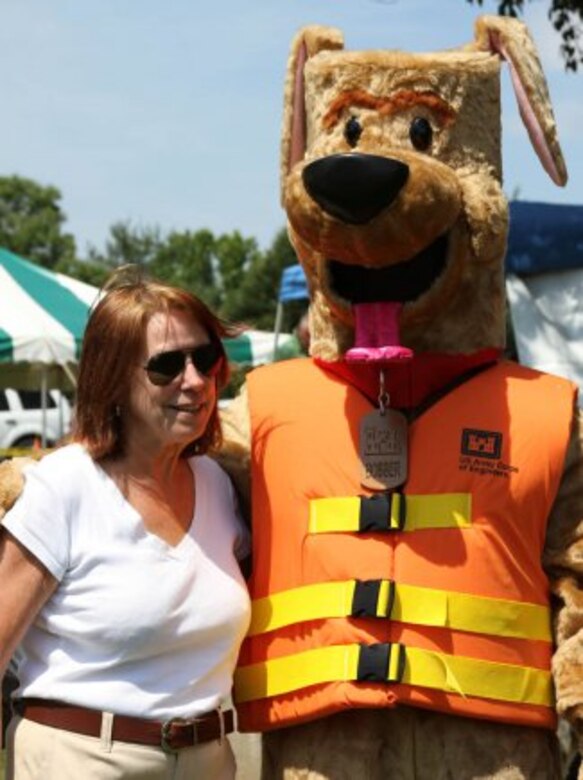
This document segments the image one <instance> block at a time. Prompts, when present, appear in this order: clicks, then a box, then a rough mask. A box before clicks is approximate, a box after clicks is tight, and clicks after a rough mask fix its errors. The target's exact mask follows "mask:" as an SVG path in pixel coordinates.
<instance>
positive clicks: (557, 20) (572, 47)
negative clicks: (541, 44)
mask: <svg viewBox="0 0 583 780" xmlns="http://www.w3.org/2000/svg"><path fill="white" fill-rule="evenodd" d="M467 2H468V3H474V2H475V3H477V4H478V5H480V6H481V5H483V0H467ZM495 2H496V5H497V12H498V13H499V14H500V15H501V16H518V15H519V14H520V13H522V12H523V10H524V4H525V0H495ZM548 17H549V21H550V23H551V24H552V25H553V27H554V28H555V30H556V31H557V32H558V33H559V35H560V37H561V41H562V42H561V44H560V52H561V55H562V57H563V59H564V61H565V69H566V70H572V71H576V70H577V69H578V67H579V66H582V65H583V0H550V2H549V10H548Z"/></svg>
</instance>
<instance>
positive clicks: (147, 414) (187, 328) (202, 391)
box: [122, 310, 217, 451]
mask: <svg viewBox="0 0 583 780" xmlns="http://www.w3.org/2000/svg"><path fill="white" fill-rule="evenodd" d="M209 343H210V338H209V336H208V334H207V332H206V330H205V329H204V328H203V327H202V326H201V325H200V324H199V323H198V322H197V321H196V320H195V319H194V318H193V317H192V315H191V314H190V313H189V312H185V311H180V310H175V311H171V312H169V313H168V314H165V313H158V314H155V315H154V316H153V317H152V318H151V320H150V321H149V323H148V326H147V329H146V339H145V348H144V352H143V355H142V359H141V361H140V363H139V364H138V365H137V366H136V368H135V370H134V373H133V376H132V378H131V387H130V397H129V400H128V404H127V408H124V409H123V410H122V419H123V422H124V427H125V433H126V441H127V444H128V445H129V446H130V448H131V446H132V445H135V444H138V445H139V446H140V447H144V448H147V450H148V451H152V450H153V451H156V450H159V451H162V450H164V449H167V448H178V449H180V450H181V449H182V448H183V447H184V446H186V445H187V444H189V443H190V442H192V441H195V440H196V439H198V438H200V436H202V434H203V433H204V432H205V430H206V427H207V425H208V422H209V419H210V417H211V414H212V412H213V410H214V408H215V405H216V402H217V389H216V378H215V377H214V376H207V375H205V374H204V373H200V372H199V371H198V370H197V369H196V368H195V366H194V365H193V363H192V360H191V359H190V357H188V358H187V359H186V360H185V362H184V369H183V370H182V371H180V372H179V373H178V374H177V376H176V377H175V378H174V379H172V380H171V381H169V382H168V384H165V385H161V384H157V383H156V384H155V383H154V382H153V381H151V380H150V378H149V376H148V372H147V371H145V369H144V366H146V364H147V363H148V361H149V360H150V359H151V358H152V357H154V356H156V355H160V353H163V352H169V351H174V350H192V349H194V348H195V347H199V346H201V345H204V344H209Z"/></svg>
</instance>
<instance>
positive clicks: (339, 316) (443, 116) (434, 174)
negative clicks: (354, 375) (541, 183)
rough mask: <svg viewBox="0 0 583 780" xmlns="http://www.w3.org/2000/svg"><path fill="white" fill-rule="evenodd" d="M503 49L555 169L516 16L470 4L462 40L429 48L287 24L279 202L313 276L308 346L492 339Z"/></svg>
mask: <svg viewBox="0 0 583 780" xmlns="http://www.w3.org/2000/svg"><path fill="white" fill-rule="evenodd" d="M502 59H504V60H506V61H507V62H508V63H509V65H510V68H511V73H512V77H513V83H514V86H515V90H516V93H517V98H518V103H519V108H520V112H521V115H522V118H523V121H524V123H525V125H526V127H527V130H528V132H529V135H530V138H531V141H532V143H533V146H534V148H535V150H536V152H537V154H538V156H539V158H540V159H541V162H542V164H543V165H544V167H545V169H546V170H547V172H548V173H549V175H550V176H551V177H552V178H553V180H554V181H555V182H556V183H557V184H560V185H562V184H564V183H565V182H566V170H565V165H564V162H563V158H562V155H561V150H560V147H559V143H558V140H557V135H556V128H555V122H554V118H553V114H552V109H551V105H550V100H549V96H548V91H547V87H546V83H545V80H544V76H543V73H542V70H541V66H540V63H539V60H538V57H537V54H536V50H535V47H534V44H533V42H532V40H531V38H530V36H529V33H528V31H527V29H526V27H525V26H524V25H523V24H522V23H521V22H518V21H517V20H515V19H509V18H503V17H487V16H486V17H480V18H479V19H478V20H477V23H476V35H475V40H474V42H473V43H472V44H469V45H467V46H465V47H462V48H460V49H454V50H449V51H445V52H440V53H436V54H408V53H403V52H399V51H370V52H368V51H367V52H350V51H345V50H344V49H343V39H342V35H341V33H340V32H339V31H338V30H335V29H331V28H323V27H310V28H305V29H304V30H302V31H300V33H299V34H298V36H297V37H296V39H295V41H294V43H293V45H292V52H291V56H290V59H289V63H288V74H287V81H286V90H285V109H284V128H283V139H282V202H283V206H284V208H285V210H286V212H287V215H288V220H289V232H290V238H291V240H292V243H293V244H294V247H295V249H296V252H297V254H298V257H299V259H300V262H301V263H302V265H303V266H304V269H305V271H306V275H307V277H308V282H309V285H310V289H311V294H312V300H311V306H310V318H311V321H310V331H311V353H312V354H313V355H314V356H316V357H319V358H322V359H324V360H337V359H340V358H343V357H347V358H348V359H350V358H352V359H381V360H387V359H389V360H391V359H399V358H401V357H406V356H407V355H408V354H410V350H413V351H416V352H442V353H443V352H445V353H469V352H473V351H476V350H478V349H481V348H484V347H500V346H503V343H504V333H505V296H504V279H503V258H504V253H505V248H506V237H507V227H508V209H507V202H506V199H505V197H504V195H503V193H502V188H501V180H502V174H501V153H500V64H501V60H502Z"/></svg>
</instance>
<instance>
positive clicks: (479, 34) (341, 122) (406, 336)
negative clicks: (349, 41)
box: [223, 17, 583, 780]
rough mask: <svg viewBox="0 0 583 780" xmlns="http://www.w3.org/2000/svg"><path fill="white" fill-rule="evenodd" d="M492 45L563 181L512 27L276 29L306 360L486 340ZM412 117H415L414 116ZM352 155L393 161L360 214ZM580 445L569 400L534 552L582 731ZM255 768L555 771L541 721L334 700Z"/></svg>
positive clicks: (497, 270)
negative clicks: (285, 64) (360, 36)
mask: <svg viewBox="0 0 583 780" xmlns="http://www.w3.org/2000/svg"><path fill="white" fill-rule="evenodd" d="M501 58H503V59H505V60H506V61H507V62H508V64H509V65H510V67H511V70H512V74H513V80H514V84H515V89H516V92H517V96H518V101H519V105H520V110H521V115H522V116H523V120H524V121H525V124H526V126H527V128H528V132H529V135H530V137H531V141H532V143H533V146H534V147H535V149H536V151H537V154H538V156H539V158H540V160H541V162H542V164H543V165H544V167H545V169H546V170H547V172H548V173H549V175H550V176H551V178H553V180H554V181H555V182H556V183H557V184H564V183H565V181H566V170H565V166H564V163H563V160H562V156H561V151H560V147H559V145H558V141H557V136H556V129H555V125H554V119H553V115H552V110H551V107H550V101H549V98H548V94H547V89H546V84H545V81H544V77H543V74H542V72H541V68H540V64H539V61H538V58H537V55H536V52H535V49H534V46H533V43H532V40H531V38H530V36H529V34H528V31H527V29H526V28H525V26H524V25H523V24H521V23H520V22H518V21H516V20H510V19H503V18H499V17H481V18H479V19H478V21H477V25H476V37H475V41H474V43H472V44H470V45H468V46H465V47H463V48H462V49H457V50H452V51H448V52H444V53H438V54H424V55H413V54H407V53H402V52H392V51H376V52H347V51H344V50H343V42H342V36H341V34H340V33H339V32H338V31H337V30H334V29H328V28H320V27H312V28H307V29H305V30H303V31H301V32H300V34H299V35H298V37H297V38H296V40H295V41H294V44H293V47H292V53H291V57H290V60H289V68H288V77H287V83H286V94H285V114H284V129H283V144H282V199H283V203H284V207H285V209H286V211H287V215H288V218H289V229H290V236H291V239H292V242H293V244H294V246H295V248H296V250H297V253H298V256H299V258H300V261H301V263H302V264H303V266H304V269H305V271H306V274H307V277H308V281H309V284H310V289H311V293H312V300H311V307H310V317H311V320H310V324H311V355H312V356H313V357H314V358H316V359H319V360H322V361H327V362H334V361H343V360H344V359H345V358H346V356H347V353H349V352H350V351H351V350H353V348H354V347H355V346H356V347H358V348H363V347H364V348H365V353H366V347H373V349H372V351H369V357H370V359H371V360H373V361H374V359H375V357H376V358H377V359H378V358H379V356H380V358H381V359H382V355H383V354H385V355H388V354H390V353H391V349H392V348H393V347H395V346H396V347H397V350H398V349H399V348H400V345H402V346H403V347H406V348H410V349H411V350H412V351H413V353H414V355H416V356H423V355H427V354H428V353H433V354H441V355H454V354H462V355H470V354H473V353H476V352H478V351H479V350H482V349H484V348H492V347H497V348H501V347H503V344H504V337H505V291H504V277H503V257H504V252H505V246H506V237H507V227H508V218H507V203H506V200H505V198H504V196H503V193H502V189H501V162H500V105H499V71H500V59H501ZM419 118H421V119H422V120H426V121H422V122H421V123H420V124H419V122H418V120H419ZM415 123H416V124H415ZM414 124H415V127H414ZM428 125H429V126H430V129H428ZM355 153H357V154H355ZM353 155H354V156H356V157H358V158H359V160H356V162H354V156H353ZM361 155H364V156H368V155H370V156H376V157H384V158H389V159H391V160H396V161H398V162H399V163H402V164H403V165H404V166H405V167H406V169H407V175H406V177H404V181H401V182H400V183H399V184H398V185H395V188H394V192H393V193H392V194H391V195H390V196H388V197H387V196H386V193H385V192H382V193H380V194H379V193H378V192H375V193H374V194H373V195H372V196H371V200H372V201H374V204H373V206H372V208H371V210H370V211H367V207H366V202H367V198H368V197H369V193H366V192H364V191H363V190H360V189H359V187H360V184H357V183H355V181H354V180H352V178H351V177H353V176H354V177H357V178H358V177H359V176H360V174H361V170H360V167H359V166H360V164H361V163H360V160H361V159H362V158H361V157H360V156H361ZM340 156H343V157H344V158H346V157H348V158H351V159H349V162H348V166H350V165H353V163H354V165H353V167H352V168H349V167H348V166H344V167H345V170H344V171H340V173H338V169H339V167H340V168H341V167H342V165H344V162H343V160H340V162H341V165H340V166H338V165H337V160H338V158H339V157H340ZM322 160H323V161H325V162H324V164H325V165H328V162H327V161H330V160H332V161H333V163H332V164H330V167H329V168H326V169H325V170H324V171H323V172H322V171H317V173H318V176H316V178H315V179H314V178H312V177H311V172H310V171H307V170H306V169H307V168H308V166H310V165H311V164H313V163H314V162H317V161H322ZM366 165H367V161H366V160H364V166H366ZM315 168H316V166H313V167H312V171H313V170H314V169H315ZM320 168H323V166H320ZM320 174H321V175H320ZM365 177H366V175H365ZM373 188H374V185H373ZM383 199H384V200H383ZM363 202H365V206H363ZM444 237H445V240H444ZM444 244H445V248H444ZM440 253H441V254H440ZM330 258H334V260H335V261H337V262H336V264H334V265H335V266H336V267H335V268H333V267H332V266H333V264H332V263H330V262H329V260H330ZM338 265H340V266H341V267H342V268H341V273H343V278H344V282H342V283H341V282H339V280H338V277H337V276H336V274H337V272H338ZM428 267H429V270H428ZM347 268H348V269H349V271H350V274H352V275H350V274H349V273H347V272H346V269H347ZM363 268H364V269H367V272H368V270H369V269H373V270H377V271H379V270H380V271H381V273H380V274H378V275H377V276H376V277H373V278H374V279H375V280H376V281H375V282H374V284H378V286H379V290H381V292H380V293H379V298H380V299H381V301H387V300H388V301H390V300H391V293H392V292H393V294H394V290H392V288H393V287H395V288H399V285H403V286H404V287H405V288H406V290H407V292H406V293H400V294H399V295H400V297H398V298H397V297H396V298H394V299H393V300H398V301H399V306H398V307H397V308H396V311H397V315H396V322H395V323H393V326H392V331H391V333H392V335H393V337H394V343H392V346H390V347H389V350H388V352H383V350H384V348H385V347H386V346H387V342H386V338H385V337H386V333H384V334H383V335H382V336H381V335H379V336H378V338H376V339H375V337H374V334H373V341H374V343H372V344H367V343H366V339H367V338H368V339H369V340H370V338H371V326H370V323H368V324H367V323H366V322H363V321H359V319H358V317H359V314H357V311H356V309H357V307H355V306H354V307H353V306H352V302H351V290H350V284H351V283H352V284H354V285H359V284H361V283H363V282H362V278H361V277H359V273H360V270H362V269H363ZM342 269H343V270H342ZM385 269H389V272H388V273H387V274H386V276H384V277H383V271H384V270H385ZM353 271H356V272H355V273H352V272H353ZM345 272H346V273H345ZM346 279H348V281H346ZM403 279H405V280H406V281H405V282H404V283H403ZM364 284H365V283H364ZM386 310H387V311H389V309H388V308H387V309H386ZM381 311H382V312H384V311H385V309H383V308H381ZM383 327H384V326H383ZM383 338H384V339H385V340H384V341H383ZM379 350H380V351H379ZM353 354H354V353H353ZM359 354H360V357H361V358H362V356H363V353H362V352H361V353H359ZM359 354H357V357H358V356H359ZM414 362H415V357H413V364H414ZM353 365H357V364H353ZM369 365H370V364H369ZM387 365H388V368H387V371H388V373H389V376H390V372H391V368H390V364H387ZM259 370H260V371H261V370H270V369H259ZM354 370H355V371H358V368H355V369H354ZM363 370H364V369H363ZM247 403H248V402H247V399H246V396H245V393H243V394H242V395H241V396H240V398H239V399H238V400H237V402H236V403H234V404H233V406H232V407H231V409H230V410H229V411H228V413H227V414H226V415H225V433H226V446H225V451H224V453H223V456H224V461H225V464H226V465H227V466H228V467H229V468H230V470H231V472H232V473H233V474H234V475H237V472H238V478H239V484H240V487H241V489H242V491H243V492H245V490H246V487H247V486H246V481H247V480H248V474H249V468H248V464H249V452H250V426H249V414H248V408H247ZM338 424H339V425H342V424H343V423H342V421H341V420H340V421H339V422H338ZM581 440H582V436H581V425H580V417H579V414H578V412H577V411H576V410H574V412H573V419H572V434H571V440H570V444H569V446H568V452H567V456H566V460H565V463H564V472H563V477H562V481H561V485H560V489H559V492H558V494H557V496H556V500H555V503H554V506H553V510H552V513H551V516H550V518H549V523H548V534H547V541H546V553H545V560H544V564H545V566H546V570H547V572H548V575H549V580H550V583H551V588H552V591H553V594H554V596H555V599H554V607H555V616H556V620H555V636H556V645H557V646H556V651H555V654H554V659H553V672H554V679H555V685H556V699H557V709H558V712H559V713H560V714H562V715H566V716H567V717H568V718H570V719H571V720H572V721H573V722H574V723H575V728H576V729H580V730H583V674H582V673H581V669H580V658H581V657H583V651H582V650H581V647H582V637H583V632H581V631H580V629H581V628H582V627H583V609H582V606H581V605H582V603H583V602H582V598H581V594H580V590H579V577H580V575H581V573H583V546H582V541H581V536H582V534H583V522H582V521H583V458H582V454H581ZM264 553H265V550H263V554H264ZM579 724H581V725H579ZM263 775H264V778H287V779H288V780H289V779H291V778H310V779H311V780H316V778H330V779H331V780H339V778H351V779H352V778H394V779H395V780H396V779H397V778H398V779H399V780H413V779H414V778H415V779H416V780H441V779H442V778H443V780H446V778H455V780H470V779H476V780H477V778H480V780H486V778H497V779H498V780H502V778H504V779H506V780H515V779H516V780H518V778H529V779H530V780H532V779H534V778H540V780H543V779H544V780H551V779H552V778H559V777H560V769H559V759H558V749H557V744H556V740H555V736H554V734H552V733H551V732H549V731H547V730H544V729H537V728H526V727H523V726H511V725H507V724H499V723H494V722H489V721H478V720H474V719H472V718H466V717H456V716H451V715H445V714H439V713H434V712H427V711H423V710H418V709H415V708H412V707H398V708H396V709H382V710H348V711H343V712H341V713H339V714H335V715H331V716H328V717H324V718H320V719H318V720H314V721H311V722H308V723H304V724H302V725H298V726H293V727H287V728H279V729H276V730H274V731H270V732H268V733H266V734H265V735H264V765H263ZM582 777H583V775H582Z"/></svg>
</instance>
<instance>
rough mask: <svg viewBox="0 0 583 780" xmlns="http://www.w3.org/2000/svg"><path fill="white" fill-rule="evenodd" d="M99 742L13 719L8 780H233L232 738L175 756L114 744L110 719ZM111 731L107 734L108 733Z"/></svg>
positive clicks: (137, 746) (97, 739) (106, 721)
mask: <svg viewBox="0 0 583 780" xmlns="http://www.w3.org/2000/svg"><path fill="white" fill-rule="evenodd" d="M103 720H104V727H103V729H102V736H101V739H100V738H97V737H86V736H84V735H82V734H73V733H71V732H69V731H62V730H61V729H54V728H50V727H49V726H42V725H40V724H39V723H33V722H32V721H30V720H26V719H23V718H14V719H13V720H12V722H11V723H10V726H9V727H8V734H7V736H8V740H7V742H8V750H7V755H8V759H7V766H6V780H233V778H234V777H235V759H234V756H233V751H232V750H231V745H230V743H229V740H228V738H226V737H225V739H223V740H222V741H220V740H215V741H214V742H205V743H204V744H202V745H197V746H196V747H192V748H184V749H183V750H180V751H178V752H177V753H170V754H169V753H164V751H163V750H162V749H161V748H157V747H149V746H146V745H133V744H130V743H128V742H113V741H112V740H111V738H110V733H111V716H110V717H109V718H108V716H107V715H105V716H104V719H103ZM108 732H109V733H108Z"/></svg>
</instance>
